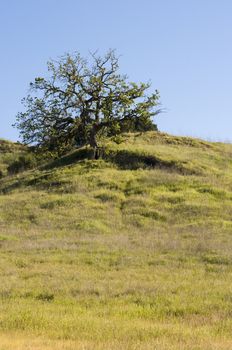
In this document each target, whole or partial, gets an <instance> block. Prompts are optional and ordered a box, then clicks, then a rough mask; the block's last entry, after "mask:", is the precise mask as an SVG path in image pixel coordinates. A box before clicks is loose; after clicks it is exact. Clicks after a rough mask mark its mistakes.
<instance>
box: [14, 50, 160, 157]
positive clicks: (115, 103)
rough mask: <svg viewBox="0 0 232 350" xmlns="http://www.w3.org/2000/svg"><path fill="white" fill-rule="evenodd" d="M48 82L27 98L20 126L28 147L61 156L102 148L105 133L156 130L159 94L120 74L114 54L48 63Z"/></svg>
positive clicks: (67, 56) (34, 85) (44, 80)
mask: <svg viewBox="0 0 232 350" xmlns="http://www.w3.org/2000/svg"><path fill="white" fill-rule="evenodd" d="M48 73H49V74H48V78H42V77H38V78H35V80H34V82H32V83H31V84H30V94H29V95H28V96H27V97H26V98H24V99H23V103H24V105H25V111H24V112H20V113H18V115H17V117H16V123H15V126H16V127H17V128H18V129H19V131H20V136H21V138H22V140H23V142H24V143H27V144H33V145H36V146H37V147H38V148H40V149H47V150H50V151H52V152H56V153H57V154H61V153H62V152H64V151H65V150H67V149H68V148H70V147H73V146H74V145H80V146H81V145H84V144H89V145H90V146H91V147H92V148H93V149H94V150H96V149H97V148H98V138H99V136H100V135H102V134H104V135H115V134H118V133H121V132H126V131H146V130H156V129H157V126H156V124H154V121H153V118H154V116H156V115H157V114H158V113H160V109H158V106H159V92H158V91H157V90H155V92H154V93H151V94H148V93H147V91H148V90H149V88H150V85H151V84H150V83H134V82H130V81H128V77H127V76H125V75H122V74H120V73H119V58H118V57H117V56H116V54H115V51H114V50H109V51H108V52H107V53H106V54H105V55H104V56H103V57H101V56H99V55H98V53H97V52H96V53H91V54H90V61H89V60H86V59H84V58H82V57H81V55H80V54H79V53H74V54H72V55H71V54H65V55H64V56H62V57H61V58H59V59H58V60H52V61H49V62H48Z"/></svg>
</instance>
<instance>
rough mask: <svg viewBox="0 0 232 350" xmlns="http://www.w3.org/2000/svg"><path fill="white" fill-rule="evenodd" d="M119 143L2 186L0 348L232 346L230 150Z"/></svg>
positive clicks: (150, 138) (135, 137)
mask: <svg viewBox="0 0 232 350" xmlns="http://www.w3.org/2000/svg"><path fill="white" fill-rule="evenodd" d="M114 141H115V142H114ZM114 141H112V140H111V141H108V142H107V145H106V147H105V150H104V155H103V159H101V160H98V161H93V160H90V159H84V155H85V154H88V150H85V149H84V150H76V151H74V152H73V153H71V154H69V155H67V156H66V157H64V158H63V159H61V160H59V161H56V162H53V163H50V164H47V165H44V166H41V167H40V168H37V169H33V170H28V171H25V172H22V173H19V174H17V175H14V176H6V175H5V176H3V178H2V179H1V180H0V228H1V230H0V276H1V278H0V281H1V283H0V350H27V349H28V350H29V349H30V350H32V349H33V350H51V349H57V350H76V349H96V350H100V349H101V350H103V349H112V350H114V349H115V350H116V349H126V350H132V349H133V350H135V349H136V350H137V349H158V350H166V349H170V350H179V349H186V350H190V349H191V350H193V349H194V350H196V349H202V350H209V349H212V350H214V349H219V350H220V349H223V350H227V349H228V350H229V349H232V332H231V329H232V317H231V316H232V220H231V217H232V145H229V144H222V143H208V142H205V141H201V140H197V139H190V138H183V137H174V136H170V135H166V134H160V133H156V132H148V133H145V134H126V135H123V136H122V137H120V138H117V139H115V140H114ZM4 144H5V143H4ZM8 146H9V147H6V148H5V146H4V147H3V148H1V145H0V164H1V169H2V171H3V173H4V174H6V168H7V166H8V165H9V164H10V162H11V161H12V160H13V159H15V158H16V157H17V156H18V154H20V152H24V151H25V150H24V149H23V148H22V147H21V146H20V145H13V144H12V146H11V144H8ZM11 147H12V149H11Z"/></svg>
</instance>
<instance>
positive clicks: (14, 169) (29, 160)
mask: <svg viewBox="0 0 232 350" xmlns="http://www.w3.org/2000/svg"><path fill="white" fill-rule="evenodd" d="M36 165H37V160H36V158H35V156H34V155H33V154H32V153H28V154H24V155H21V156H20V157H19V158H18V159H17V160H15V161H14V162H13V163H11V164H10V165H9V166H8V168H7V172H8V174H9V175H12V174H17V173H19V172H21V171H24V170H27V169H32V168H34V167H35V166H36Z"/></svg>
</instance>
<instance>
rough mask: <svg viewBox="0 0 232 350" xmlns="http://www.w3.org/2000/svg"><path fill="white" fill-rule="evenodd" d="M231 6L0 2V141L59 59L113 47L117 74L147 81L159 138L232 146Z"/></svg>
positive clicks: (214, 2) (205, 0) (183, 1)
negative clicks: (156, 94)
mask: <svg viewBox="0 0 232 350" xmlns="http://www.w3.org/2000/svg"><path fill="white" fill-rule="evenodd" d="M231 18H232V1H231V0H220V1H219V0H159V1H158V0H143V1H141V0H65V1H63V0H20V1H19V0H0V35H1V41H0V47H1V55H0V77H1V88H0V102H1V109H0V122H1V129H0V138H7V139H11V140H17V138H18V132H17V130H14V129H13V128H12V126H11V124H12V123H13V122H14V120H15V115H16V114H17V112H18V111H21V110H23V108H22V106H21V102H20V101H21V99H22V98H23V97H24V96H25V95H26V94H27V91H28V86H29V82H30V81H32V80H33V79H34V78H35V77H36V76H46V62H47V61H48V60H49V59H50V58H57V57H58V56H60V55H62V54H63V53H64V52H73V51H79V52H80V53H81V54H82V55H83V56H86V55H88V51H89V50H92V51H94V50H96V49H99V51H100V52H101V53H104V52H105V51H106V50H107V49H108V48H115V49H116V50H117V53H118V54H120V55H121V58H120V67H121V72H122V73H126V74H127V75H128V76H129V77H130V80H132V81H133V80H134V81H148V80H150V81H151V82H152V86H153V88H154V89H156V88H157V89H158V90H159V91H160V94H161V101H162V107H163V108H165V109H166V112H165V113H163V114H162V115H160V116H159V117H158V118H157V124H158V127H159V129H160V130H161V131H166V132H169V133H172V134H179V135H180V134H181V135H191V136H197V137H202V138H206V139H210V140H221V141H232V118H231V101H232V45H231V43H232V20H231Z"/></svg>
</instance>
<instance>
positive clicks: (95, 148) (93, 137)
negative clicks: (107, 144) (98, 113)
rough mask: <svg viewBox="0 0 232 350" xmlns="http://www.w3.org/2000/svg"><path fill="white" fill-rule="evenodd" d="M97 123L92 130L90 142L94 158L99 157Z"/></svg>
mask: <svg viewBox="0 0 232 350" xmlns="http://www.w3.org/2000/svg"><path fill="white" fill-rule="evenodd" d="M97 131H98V128H97V125H93V127H92V130H91V132H90V139H89V144H90V146H91V147H92V148H93V159H98V158H99V149H98V143H97Z"/></svg>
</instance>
